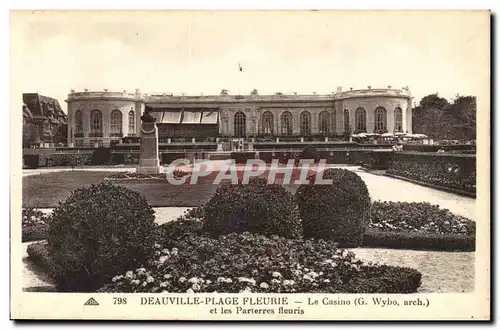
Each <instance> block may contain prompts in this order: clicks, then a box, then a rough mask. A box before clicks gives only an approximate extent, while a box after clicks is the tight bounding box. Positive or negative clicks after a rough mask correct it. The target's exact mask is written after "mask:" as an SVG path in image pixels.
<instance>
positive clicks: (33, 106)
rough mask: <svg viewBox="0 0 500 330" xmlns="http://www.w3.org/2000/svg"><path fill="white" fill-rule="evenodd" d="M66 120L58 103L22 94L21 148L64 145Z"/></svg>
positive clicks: (33, 94) (51, 99) (38, 95)
mask: <svg viewBox="0 0 500 330" xmlns="http://www.w3.org/2000/svg"><path fill="white" fill-rule="evenodd" d="M67 128H68V118H67V116H66V114H65V113H64V111H63V110H62V108H61V106H60V104H59V101H57V100H56V99H54V98H51V97H48V96H43V95H40V94H37V93H24V94H23V147H25V148H30V147H37V148H39V147H46V148H48V147H54V146H56V145H60V144H66V136H67V134H68V133H67Z"/></svg>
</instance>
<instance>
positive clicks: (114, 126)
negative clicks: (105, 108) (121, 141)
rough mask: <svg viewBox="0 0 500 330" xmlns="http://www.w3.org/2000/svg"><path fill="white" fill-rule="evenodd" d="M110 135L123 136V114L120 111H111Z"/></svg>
mask: <svg viewBox="0 0 500 330" xmlns="http://www.w3.org/2000/svg"><path fill="white" fill-rule="evenodd" d="M109 133H110V134H111V136H116V135H121V134H122V112H121V111H120V110H113V111H111V120H110V127H109Z"/></svg>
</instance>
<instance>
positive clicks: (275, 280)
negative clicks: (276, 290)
mask: <svg viewBox="0 0 500 330" xmlns="http://www.w3.org/2000/svg"><path fill="white" fill-rule="evenodd" d="M271 283H273V284H279V283H280V280H278V279H275V278H273V279H272V280H271Z"/></svg>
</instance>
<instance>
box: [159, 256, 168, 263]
mask: <svg viewBox="0 0 500 330" xmlns="http://www.w3.org/2000/svg"><path fill="white" fill-rule="evenodd" d="M167 260H168V256H161V257H160V259H158V262H159V263H160V264H162V263H164V262H165V261H167Z"/></svg>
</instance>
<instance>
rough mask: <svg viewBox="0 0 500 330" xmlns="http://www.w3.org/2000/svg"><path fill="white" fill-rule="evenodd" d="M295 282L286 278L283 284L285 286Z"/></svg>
mask: <svg viewBox="0 0 500 330" xmlns="http://www.w3.org/2000/svg"><path fill="white" fill-rule="evenodd" d="M294 284H295V281H294V280H284V281H283V285H284V286H292V285H294Z"/></svg>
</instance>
